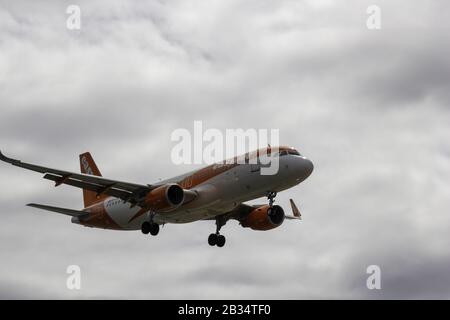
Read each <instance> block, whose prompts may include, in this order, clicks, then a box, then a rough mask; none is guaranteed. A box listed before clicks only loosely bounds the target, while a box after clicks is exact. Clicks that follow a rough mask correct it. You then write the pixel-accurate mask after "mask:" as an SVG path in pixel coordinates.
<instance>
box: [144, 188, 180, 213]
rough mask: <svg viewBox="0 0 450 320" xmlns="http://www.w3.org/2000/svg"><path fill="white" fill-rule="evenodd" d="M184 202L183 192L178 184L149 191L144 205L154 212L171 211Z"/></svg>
mask: <svg viewBox="0 0 450 320" xmlns="http://www.w3.org/2000/svg"><path fill="white" fill-rule="evenodd" d="M183 202H184V190H183V188H181V187H180V186H179V185H178V184H175V183H174V184H166V185H163V186H160V187H158V188H156V189H153V190H152V191H150V192H149V193H148V194H147V196H146V198H145V204H146V205H147V207H148V208H149V209H151V210H154V211H157V212H158V211H159V212H164V211H165V212H167V211H172V210H175V209H176V208H178V207H179V206H180V205H182V204H183Z"/></svg>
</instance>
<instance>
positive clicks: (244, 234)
mask: <svg viewBox="0 0 450 320" xmlns="http://www.w3.org/2000/svg"><path fill="white" fill-rule="evenodd" d="M69 4H78V5H79V6H80V8H81V29H80V30H68V29H67V28H66V19H67V17H68V14H66V8H67V6H68V5H69ZM370 4H377V5H379V6H380V8H381V30H368V29H367V27H366V20H367V18H368V15H367V13H366V9H367V7H368V6H369V5H370ZM449 12H450V4H449V3H448V1H445V0H442V1H439V0H435V1H433V0H432V1H430V0H426V1H425V0H418V1H414V2H411V1H406V0H405V1H400V0H396V1H392V0H389V1H387V0H386V1H362V0H345V1H332V0H320V1H318V0H309V1H299V0H298V1H280V0H272V1H268V0H265V1H261V0H252V1H230V0H227V1H215V0H210V1H201V0H198V1H186V0H177V1H162V0H160V1H106V0H105V1H56V0H55V1H46V2H45V3H41V2H39V3H38V2H37V1H32V2H30V1H3V0H0V108H1V109H0V110H1V113H0V149H1V150H2V151H3V152H4V153H5V154H7V155H9V156H12V157H17V158H20V159H22V160H26V161H30V162H36V163H40V164H45V165H49V166H54V167H57V168H61V169H66V170H78V169H79V163H78V154H79V153H82V152H84V151H90V152H91V153H92V154H93V156H94V158H95V159H96V162H97V164H98V166H99V167H100V170H101V171H102V173H103V175H104V176H107V177H109V178H116V179H121V180H126V181H131V182H139V183H152V182H155V181H157V180H158V179H159V178H168V177H171V176H174V175H177V174H180V173H183V172H184V171H187V170H191V169H192V168H193V167H192V166H186V165H183V166H175V165H173V164H172V163H171V160H170V151H171V148H172V147H173V146H174V143H172V142H171V141H170V134H171V133H172V131H173V130H175V129H177V128H187V129H189V130H192V128H193V122H194V120H202V121H203V123H204V126H205V128H218V129H221V130H224V129H226V128H231V129H233V128H244V129H249V128H268V129H271V128H274V129H280V140H281V143H282V144H287V145H292V146H295V147H296V148H297V149H298V150H299V151H300V152H301V153H302V154H304V155H306V156H307V157H309V158H310V159H311V160H312V161H313V162H314V164H315V171H314V172H313V174H312V176H311V177H310V178H309V179H308V180H307V181H305V182H304V183H302V184H301V185H299V186H297V187H295V188H293V189H291V190H288V191H285V192H282V193H280V194H279V195H278V197H277V199H276V200H277V203H278V204H280V205H282V206H284V207H285V208H286V211H288V208H289V207H288V204H289V202H288V199H289V198H294V199H295V200H296V202H297V203H298V205H299V207H300V209H301V211H302V214H303V221H302V222H300V223H298V222H292V221H286V222H285V223H284V224H283V225H282V226H281V227H279V228H277V229H274V230H272V231H269V232H257V231H252V230H248V229H243V228H242V227H240V226H239V225H238V224H237V223H236V222H235V221H231V222H229V223H228V224H227V225H226V226H225V227H224V228H223V229H222V233H223V234H224V235H226V237H227V244H226V245H225V247H224V248H217V247H210V246H209V245H208V244H207V237H208V235H209V234H210V233H211V232H213V231H214V230H215V226H214V223H213V222H211V221H210V222H196V223H192V224H187V225H166V226H164V228H162V230H161V231H160V234H159V235H158V236H157V237H150V236H144V235H142V234H141V233H140V232H139V231H138V232H119V231H108V230H99V229H90V228H84V227H81V226H79V225H75V224H71V223H70V218H68V217H66V216H62V215H58V214H52V213H46V212H44V211H38V210H36V209H33V208H28V207H25V204H26V203H29V202H38V203H45V204H50V205H57V206H63V207H69V208H75V209H78V208H81V207H82V196H81V191H80V190H79V189H76V188H71V187H69V186H61V187H59V188H54V187H53V184H52V183H51V182H49V181H47V180H44V179H42V178H41V175H40V174H38V173H34V172H30V171H24V170H21V169H19V168H16V167H12V166H10V165H6V164H0V188H1V190H2V191H1V192H0V214H1V220H0V221H1V223H0V298H69V299H71V298H138V299H146V298H148V299H165V298H168V299H171V298H180V299H183V298H194V299H201V298H213V299H221V298H223V299H241V298H245V299H250V298H263V299H266V298H270V299H283V298H285V299H300V298H333V299H335V298H352V299H353V298H368V299H372V298H374V299H377V298H447V299H449V298H450V274H449V271H448V267H449V265H450V253H449V249H448V248H449V247H450V235H449V228H450V186H449V180H450V165H449V157H450V144H449V137H450V108H449V104H450V60H449V58H448V57H450V43H449V41H448V35H449V34H450V16H449V15H450V14H449ZM259 202H261V199H260V201H259ZM72 264H76V265H79V266H80V268H81V273H82V288H81V290H78V291H76V290H75V291H71V290H68V289H67V288H66V278H67V276H68V275H67V274H66V268H67V266H68V265H72ZM373 264H375V265H379V266H380V268H381V273H382V276H381V286H382V289H381V290H368V289H367V287H366V279H367V277H368V275H367V274H366V268H367V266H369V265H373Z"/></svg>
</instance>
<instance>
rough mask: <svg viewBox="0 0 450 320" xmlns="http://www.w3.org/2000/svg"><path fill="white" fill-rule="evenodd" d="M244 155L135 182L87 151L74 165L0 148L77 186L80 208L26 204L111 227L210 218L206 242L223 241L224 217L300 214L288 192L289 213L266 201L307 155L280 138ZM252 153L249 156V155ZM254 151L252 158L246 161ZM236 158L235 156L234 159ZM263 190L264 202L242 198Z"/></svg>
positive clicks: (154, 228)
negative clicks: (109, 174)
mask: <svg viewBox="0 0 450 320" xmlns="http://www.w3.org/2000/svg"><path fill="white" fill-rule="evenodd" d="M243 156H244V157H245V161H241V162H239V161H236V159H237V157H235V158H234V159H232V160H234V161H222V162H218V163H213V164H211V165H208V166H206V167H204V168H202V169H199V170H195V171H191V172H188V173H186V174H183V175H180V176H176V177H174V178H170V179H167V180H163V181H160V182H158V183H155V184H136V183H130V182H123V181H118V180H112V179H107V178H104V177H102V175H101V173H100V170H99V169H98V167H97V165H96V163H95V162H94V159H93V158H92V156H91V154H90V153H89V152H86V153H83V154H80V156H79V157H80V169H81V174H80V173H75V172H70V171H65V170H58V169H53V168H48V167H43V166H39V165H35V164H31V163H26V162H22V161H20V160H17V159H12V158H8V157H6V156H5V155H3V153H1V151H0V160H2V161H4V162H7V163H10V164H12V165H14V166H17V167H21V168H24V169H28V170H32V171H36V172H40V173H43V174H44V179H48V180H51V181H54V182H55V187H57V186H59V185H62V184H65V185H70V186H73V187H78V188H81V189H82V190H83V202H84V209H82V210H74V209H67V208H60V207H54V206H49V205H43V204H36V203H29V204H27V206H30V207H34V208H38V209H43V210H48V211H52V212H56V213H60V214H64V215H68V216H71V217H72V218H71V221H72V223H76V224H80V225H83V226H87V227H94V228H103V229H113V230H141V232H142V233H143V234H149V233H150V234H151V235H153V236H156V235H157V234H158V233H159V229H160V225H164V224H167V223H189V222H194V221H199V220H215V224H216V232H215V233H211V234H210V235H209V237H208V244H209V245H211V246H217V247H223V246H224V245H225V236H223V235H222V234H220V229H221V228H222V227H223V226H224V225H225V224H226V223H227V221H228V220H230V219H234V220H237V221H238V222H239V223H240V225H241V226H242V227H244V228H250V229H253V230H263V231H265V230H270V229H274V228H277V227H279V226H280V225H281V224H282V223H283V221H284V220H285V218H286V219H292V220H300V219H301V214H300V211H299V210H298V208H297V206H296V205H295V203H294V201H293V200H292V199H290V205H291V209H292V213H293V215H292V216H291V215H285V213H284V210H283V208H282V207H281V206H278V205H274V204H273V203H274V201H275V200H274V199H275V197H276V195H277V193H278V192H280V191H283V190H286V189H289V188H291V187H293V186H296V185H298V184H299V183H301V182H303V181H304V180H306V179H307V178H308V177H309V176H310V175H311V173H312V171H313V168H314V166H313V163H312V162H311V160H309V159H308V158H306V157H304V156H302V155H301V154H300V153H299V152H298V151H297V150H296V149H294V148H293V147H288V146H280V147H277V148H273V151H272V148H270V146H269V147H267V148H261V149H257V150H256V151H253V152H248V153H246V154H245V155H243ZM264 156H266V157H267V156H271V157H272V159H275V158H277V160H278V161H279V163H278V165H279V167H278V172H277V173H276V174H274V175H263V174H261V168H262V167H264V163H266V162H263V161H261V160H262V157H264ZM255 157H256V158H255ZM251 159H253V160H254V159H257V161H250V160H251ZM242 162H243V163H242ZM261 197H267V199H268V203H267V204H260V205H249V204H245V203H244V202H246V201H250V200H253V199H257V198H261Z"/></svg>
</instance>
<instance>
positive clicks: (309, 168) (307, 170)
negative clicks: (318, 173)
mask: <svg viewBox="0 0 450 320" xmlns="http://www.w3.org/2000/svg"><path fill="white" fill-rule="evenodd" d="M303 162H304V164H303V166H304V168H305V174H306V177H305V179H306V178H308V177H309V176H310V175H311V173H312V172H313V170H314V164H313V163H312V161H311V160H309V159H307V158H305V159H303Z"/></svg>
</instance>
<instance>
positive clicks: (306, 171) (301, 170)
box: [297, 157, 314, 181]
mask: <svg viewBox="0 0 450 320" xmlns="http://www.w3.org/2000/svg"><path fill="white" fill-rule="evenodd" d="M313 170H314V164H313V163H312V161H311V160H309V159H308V158H305V157H301V158H300V159H299V161H298V166H297V171H298V178H297V180H300V181H303V180H305V179H306V178H308V177H309V176H310V175H311V173H312V172H313Z"/></svg>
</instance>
